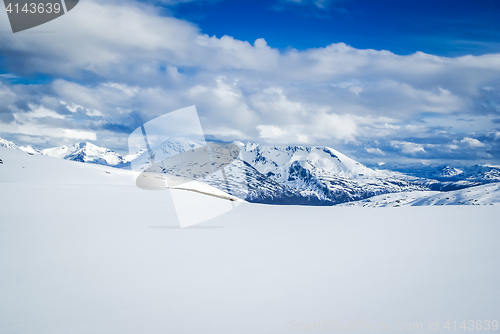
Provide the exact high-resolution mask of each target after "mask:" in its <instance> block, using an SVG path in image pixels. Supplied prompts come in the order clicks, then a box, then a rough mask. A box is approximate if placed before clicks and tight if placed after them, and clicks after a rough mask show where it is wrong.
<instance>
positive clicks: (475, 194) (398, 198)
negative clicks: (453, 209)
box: [338, 183, 500, 207]
mask: <svg viewBox="0 0 500 334" xmlns="http://www.w3.org/2000/svg"><path fill="white" fill-rule="evenodd" d="M435 205H500V183H490V184H484V185H481V186H475V187H469V188H466V189H460V190H454V191H447V192H441V191H413V192H402V193H394V194H384V195H379V196H374V197H371V198H368V199H364V200H361V201H355V202H349V203H342V204H339V205H338V206H349V207H399V206H435Z"/></svg>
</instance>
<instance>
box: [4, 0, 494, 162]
mask: <svg viewBox="0 0 500 334" xmlns="http://www.w3.org/2000/svg"><path fill="white" fill-rule="evenodd" d="M284 3H285V2H284V1H281V2H280V4H281V5H283V4H284ZM316 5H317V4H316ZM1 15H3V16H4V17H2V18H1V19H0V25H1V27H0V29H1V30H2V31H8V30H9V29H10V27H9V26H8V20H7V16H6V13H5V12H4V13H3V14H1ZM0 50H1V51H0V52H1V56H2V57H1V58H0V59H1V65H2V68H3V69H4V71H6V72H5V74H3V75H2V76H0V136H1V137H4V138H6V139H10V140H14V141H16V142H17V143H20V144H27V143H30V144H33V145H34V146H37V147H47V146H55V145H60V144H73V143H75V142H77V141H87V140H89V141H92V142H94V143H96V144H98V145H102V146H106V147H109V148H113V149H117V150H121V151H126V150H127V146H126V140H127V137H128V135H129V134H130V133H131V132H132V131H133V130H134V129H135V128H136V127H137V126H139V125H140V124H141V122H145V121H148V120H150V119H152V118H154V117H156V116H159V115H162V114H164V113H166V112H169V111H173V110H176V109H179V108H183V107H186V106H189V105H193V104H194V105H196V107H197V109H198V112H199V114H200V116H201V117H202V125H203V127H204V129H205V132H206V134H207V135H208V136H209V137H210V138H216V139H222V140H241V141H246V140H248V141H256V142H269V143H274V144H303V145H328V146H332V147H335V148H336V149H339V150H344V151H346V153H350V154H351V155H354V157H355V158H358V159H361V160H362V161H365V162H370V161H371V162H375V161H390V160H394V159H401V157H404V158H407V159H420V160H422V159H424V160H425V159H456V160H469V161H471V162H487V163H495V164H498V163H500V95H499V92H500V54H489V55H482V56H464V57H458V58H444V57H438V56H433V55H428V54H424V53H415V54H412V55H409V56H399V55H395V54H393V53H391V52H389V51H376V50H358V49H355V48H352V47H350V46H348V45H345V44H343V43H339V44H332V45H328V46H325V47H324V48H317V49H309V50H304V51H298V50H295V49H288V50H286V51H282V52H280V51H279V50H277V49H273V48H271V47H269V46H268V45H267V43H266V41H265V40H264V39H258V40H256V41H252V42H247V41H240V40H236V39H234V38H232V37H230V36H223V37H220V38H217V37H215V36H207V35H204V34H201V33H200V31H199V29H198V28H197V27H196V26H195V25H193V24H191V23H189V22H187V21H183V20H179V19H176V18H173V17H171V16H168V13H167V14H166V13H165V12H164V11H163V12H160V11H159V9H156V8H155V7H153V6H151V5H148V4H139V3H135V2H132V1H121V2H106V3H105V4H103V3H99V2H96V1H92V0H87V1H82V2H80V4H79V5H78V7H77V9H75V10H73V11H71V12H70V13H68V14H67V15H64V16H63V17H61V18H59V19H57V20H54V21H52V22H50V23H47V24H45V25H43V26H40V27H37V28H34V29H32V30H29V31H26V32H24V33H23V32H21V33H18V34H7V33H3V34H1V35H0ZM30 78H31V79H30Z"/></svg>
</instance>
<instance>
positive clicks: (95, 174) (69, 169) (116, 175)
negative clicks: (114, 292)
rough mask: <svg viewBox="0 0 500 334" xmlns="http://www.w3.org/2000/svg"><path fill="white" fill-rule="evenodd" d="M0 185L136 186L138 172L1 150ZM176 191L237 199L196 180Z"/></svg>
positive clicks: (1, 148)
mask: <svg viewBox="0 0 500 334" xmlns="http://www.w3.org/2000/svg"><path fill="white" fill-rule="evenodd" d="M0 159H1V160H2V164H1V165H0V167H1V169H0V183H5V184H34V185H37V184H50V185H109V186H127V187H130V188H137V187H136V178H137V176H138V175H139V173H138V172H134V171H130V170H126V169H121V168H112V167H108V166H101V165H96V164H80V163H77V162H74V161H68V160H64V159H55V158H52V157H46V156H42V155H30V154H27V153H25V152H23V151H19V150H12V149H6V148H3V147H0ZM176 189H179V190H183V191H192V192H197V193H201V194H206V195H209V196H215V197H219V198H223V199H226V200H229V199H230V200H238V201H239V199H238V198H237V197H234V196H231V195H229V194H227V193H226V192H224V191H223V190H219V189H217V188H214V187H212V186H210V185H209V184H203V183H200V182H197V181H192V182H189V183H186V184H183V185H181V186H179V187H177V188H176Z"/></svg>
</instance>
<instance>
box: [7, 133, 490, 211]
mask: <svg viewBox="0 0 500 334" xmlns="http://www.w3.org/2000/svg"><path fill="white" fill-rule="evenodd" d="M234 144H235V145H237V146H238V147H239V148H240V151H241V155H240V159H237V160H236V161H234V162H233V163H232V164H231V165H230V166H228V167H226V169H225V172H226V177H227V179H228V181H229V182H226V181H225V180H224V178H223V175H222V174H221V173H214V174H211V175H209V176H206V177H204V178H202V179H200V181H201V182H204V183H206V184H208V185H210V186H212V187H215V188H217V189H219V190H221V191H224V192H227V193H229V194H230V195H233V196H236V197H238V198H240V199H244V200H247V201H250V202H258V203H267V204H301V205H336V204H339V203H345V202H353V201H359V200H365V199H368V198H375V200H376V201H377V203H379V202H381V203H382V202H384V203H386V202H387V201H389V202H391V203H392V202H394V203H396V204H398V203H400V202H401V201H403V202H410V199H411V201H413V200H415V199H416V198H417V197H418V196H417V197H415V196H416V195H417V194H425V195H429V194H433V193H432V192H431V191H438V192H436V194H439V193H440V192H442V191H452V190H457V189H464V188H469V187H473V186H478V185H482V184H486V183H491V182H498V181H500V168H496V167H488V166H472V167H463V168H456V167H450V166H433V167H429V166H424V165H411V166H403V167H401V168H400V170H399V171H392V170H388V169H383V170H381V169H372V168H369V167H367V166H365V165H363V164H361V163H359V162H357V161H355V160H353V159H351V158H349V157H347V156H345V155H344V154H342V153H340V152H338V151H336V150H334V149H332V148H328V147H310V146H271V145H259V144H254V143H246V144H245V143H241V142H235V143H234ZM0 145H1V146H4V147H8V148H13V149H20V150H23V151H26V152H28V153H29V154H40V155H45V156H51V157H56V158H62V159H66V160H72V161H79V162H86V163H93V164H99V165H105V166H111V167H117V168H130V167H131V165H133V166H134V169H135V170H144V169H145V168H147V167H148V166H149V153H148V152H147V151H146V150H142V151H140V152H137V153H136V154H131V155H127V156H122V155H120V154H118V153H117V152H114V151H112V150H109V149H107V148H104V147H99V146H96V145H94V144H91V143H78V144H75V145H73V146H71V147H67V146H60V147H55V148H49V149H43V150H36V149H34V148H33V147H31V146H29V145H28V146H24V147H18V146H17V145H15V144H14V143H12V142H9V141H6V140H3V139H0ZM203 145H204V143H200V142H195V141H191V140H188V139H182V138H177V139H176V140H172V139H167V140H166V141H164V142H163V143H161V144H160V145H158V146H157V147H153V148H152V150H153V151H154V152H155V160H156V161H161V160H163V159H166V158H168V157H170V156H173V155H176V154H179V153H183V152H186V151H189V150H193V149H195V148H197V147H201V146H203ZM429 192H431V193H429ZM384 194H401V195H388V197H383V198H384V200H383V201H381V200H380V198H378V197H376V196H379V195H384ZM408 194H413V195H411V198H409V197H408ZM401 196H403V197H401ZM419 196H420V195H419ZM381 198H382V197H381ZM418 198H419V197H418ZM397 201H399V202H397ZM396 204H395V205H396Z"/></svg>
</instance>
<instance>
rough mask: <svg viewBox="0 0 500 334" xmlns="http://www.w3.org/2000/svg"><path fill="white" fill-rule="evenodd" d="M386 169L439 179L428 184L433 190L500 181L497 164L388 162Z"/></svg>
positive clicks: (499, 171)
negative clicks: (461, 164) (466, 164)
mask: <svg viewBox="0 0 500 334" xmlns="http://www.w3.org/2000/svg"><path fill="white" fill-rule="evenodd" d="M383 168H384V169H389V170H397V171H399V172H402V173H404V174H407V175H411V176H415V177H418V178H422V179H428V180H436V181H439V182H438V183H435V184H428V186H429V188H430V189H432V190H440V191H443V190H445V191H449V190H458V189H463V188H467V187H472V186H477V185H482V184H487V183H491V182H500V167H496V166H480V165H474V166H449V165H435V164H430V165H429V164H407V165H402V164H386V165H383Z"/></svg>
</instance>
